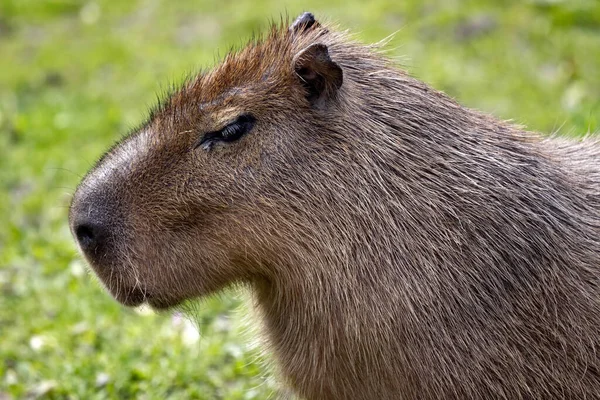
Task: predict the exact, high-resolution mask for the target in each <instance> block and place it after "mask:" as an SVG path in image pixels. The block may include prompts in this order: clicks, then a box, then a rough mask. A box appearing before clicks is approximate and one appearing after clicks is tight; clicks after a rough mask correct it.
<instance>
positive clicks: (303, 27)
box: [290, 12, 320, 34]
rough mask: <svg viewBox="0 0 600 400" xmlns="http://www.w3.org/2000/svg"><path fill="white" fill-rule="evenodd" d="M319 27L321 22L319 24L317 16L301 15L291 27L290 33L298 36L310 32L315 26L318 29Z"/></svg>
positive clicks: (307, 13)
mask: <svg viewBox="0 0 600 400" xmlns="http://www.w3.org/2000/svg"><path fill="white" fill-rule="evenodd" d="M319 25H320V24H319V22H317V20H316V19H315V16H314V15H313V14H312V13H309V12H305V13H302V14H300V15H299V16H298V18H296V20H295V21H294V23H293V24H292V26H291V27H290V31H291V32H292V33H295V34H298V33H302V32H304V31H307V30H309V29H310V28H312V27H313V26H315V27H318V26H319Z"/></svg>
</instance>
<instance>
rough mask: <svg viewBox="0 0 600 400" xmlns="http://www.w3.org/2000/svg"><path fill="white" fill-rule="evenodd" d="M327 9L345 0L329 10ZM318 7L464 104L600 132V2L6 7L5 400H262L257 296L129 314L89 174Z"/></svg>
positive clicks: (7, 3) (0, 349)
mask: <svg viewBox="0 0 600 400" xmlns="http://www.w3.org/2000/svg"><path fill="white" fill-rule="evenodd" d="M325 3H327V4H325ZM305 10H310V11H313V12H314V13H315V14H316V15H317V18H320V19H327V20H330V21H334V22H336V23H339V24H340V26H342V27H343V28H347V29H350V30H351V31H352V32H354V33H355V34H356V37H357V39H359V40H361V41H363V42H374V41H378V40H381V39H383V38H384V37H386V36H388V35H390V34H392V33H394V32H397V33H396V35H395V37H394V38H393V39H392V41H391V43H390V45H389V46H388V48H389V51H388V54H389V56H390V57H392V58H394V59H396V60H397V62H398V64H399V65H401V66H402V67H403V68H405V69H407V70H409V71H410V72H411V73H412V74H413V75H415V76H417V77H418V78H420V79H422V80H424V81H426V82H428V83H430V84H431V85H432V86H434V87H435V88H437V89H441V90H443V91H445V92H446V93H448V94H450V95H451V96H453V97H456V98H457V99H458V100H459V101H460V102H462V103H464V104H466V105H468V106H471V107H475V108H478V109H481V110H484V111H486V112H490V113H493V114H495V115H497V116H498V117H501V118H503V119H513V120H514V121H515V122H518V123H521V124H525V125H527V126H528V127H529V128H530V129H533V130H538V131H542V132H546V133H551V132H556V131H559V132H560V133H561V134H568V135H581V134H585V133H587V132H595V131H598V130H599V129H600V2H599V1H598V0H587V1H586V0H571V1H566V0H565V1H561V0H546V1H542V0H537V1H533V0H529V1H526V0H515V1H510V0H503V1H499V0H487V1H460V0H438V1H433V0H428V1H422V0H402V1H371V2H366V1H345V2H338V3H336V2H324V1H313V0H308V1H305V2H300V1H295V2H292V1H275V0H256V1H241V0H236V1H231V0H221V1H219V2H215V3H213V2H208V1H168V0H134V1H116V0H115V1H110V0H98V1H79V0H55V1H41V0H40V1H35V0H0V293H1V297H0V302H1V303H0V399H2V400H4V399H10V398H36V397H42V398H81V399H94V398H98V399H99V398H144V399H163V398H173V399H175V398H201V399H218V398H225V399H254V398H256V399H262V398H267V397H268V396H271V395H272V394H273V390H274V388H275V387H276V382H275V381H274V379H273V378H271V377H269V374H268V368H267V367H266V365H265V362H264V359H263V358H262V357H261V356H260V353H259V352H258V351H257V349H256V346H255V340H254V335H253V334H252V333H251V331H250V332H248V328H247V327H248V326H249V325H251V324H249V323H248V321H244V320H243V317H244V316H245V315H247V310H246V309H245V308H244V306H243V305H242V298H243V297H244V295H243V293H241V292H239V291H234V290H232V291H231V292H229V293H226V294H224V295H221V296H218V297H215V298H212V299H208V300H206V301H204V302H202V303H200V304H199V305H198V307H197V310H196V312H195V314H196V316H195V319H196V320H197V322H198V324H199V327H200V330H199V333H198V331H196V330H195V328H194V327H193V325H192V324H191V323H189V322H187V321H186V320H185V319H183V318H182V317H181V316H179V315H171V314H163V315H156V314H154V313H152V312H151V311H149V310H147V309H140V310H128V309H124V308H123V307H121V306H119V305H118V304H117V303H116V302H115V301H113V300H112V299H111V297H110V296H109V295H108V294H107V293H105V292H103V290H102V288H101V285H100V284H99V283H98V282H97V281H96V280H95V278H93V277H92V276H91V275H90V273H89V272H87V269H86V267H85V265H84V263H83V261H82V260H81V258H80V257H79V256H78V255H77V253H76V249H75V246H74V244H73V241H72V239H71V236H70V233H69V229H68V226H67V207H68V204H69V200H70V196H71V194H72V193H73V191H74V189H75V187H76V185H77V183H78V181H79V180H80V178H81V176H82V174H84V173H85V172H86V170H87V169H88V168H89V167H90V166H91V165H92V164H93V162H94V160H95V159H97V158H98V157H99V156H100V155H101V153H102V151H103V150H104V149H106V148H107V147H108V146H109V145H110V144H111V143H112V142H113V141H114V140H116V139H118V138H119V137H120V136H121V135H123V134H125V133H127V132H128V131H129V130H130V129H131V128H132V127H134V126H136V125H138V124H139V123H140V122H142V120H143V119H144V118H145V116H146V114H147V110H148V107H149V106H150V105H152V103H153V102H154V101H155V99H156V97H155V94H156V93H160V92H162V91H164V90H165V89H166V88H168V87H169V86H170V85H171V84H173V83H175V84H176V83H177V82H180V81H181V80H182V77H183V76H184V75H186V74H187V73H189V72H190V71H195V70H198V69H199V68H200V67H201V66H205V67H206V66H211V65H213V64H214V63H215V61H217V60H218V59H219V58H220V57H221V56H222V55H223V54H224V53H226V52H227V50H228V49H229V48H230V47H231V46H238V47H239V46H240V45H242V44H243V43H244V41H245V40H247V39H248V38H249V37H250V36H251V34H252V33H253V32H257V31H260V30H261V29H264V28H265V27H267V26H268V24H269V21H270V20H271V19H275V20H279V18H280V15H286V14H287V15H289V16H290V17H293V16H296V15H297V14H299V13H300V12H301V11H305Z"/></svg>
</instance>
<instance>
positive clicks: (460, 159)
mask: <svg viewBox="0 0 600 400" xmlns="http://www.w3.org/2000/svg"><path fill="white" fill-rule="evenodd" d="M288 25H289V24H281V25H279V24H275V25H274V26H273V27H272V28H271V30H270V32H269V33H267V34H266V35H265V37H264V38H263V39H260V40H255V41H252V42H251V43H250V44H248V46H247V47H245V48H244V49H242V50H240V51H236V52H232V53H231V54H228V55H227V56H226V57H225V59H224V60H223V62H222V63H221V64H220V65H218V66H217V67H216V68H214V69H213V70H212V71H211V72H208V73H202V74H200V75H198V76H196V77H195V78H193V79H189V80H187V81H186V82H185V83H184V84H183V85H182V87H181V88H180V89H179V90H178V91H176V92H174V93H173V94H172V95H170V97H169V98H168V100H166V101H165V102H164V103H163V104H161V105H160V106H159V107H157V108H156V109H155V111H154V112H153V113H152V114H151V116H150V118H149V120H148V121H147V122H146V123H145V124H144V125H143V126H142V127H141V128H140V129H139V130H137V131H136V132H134V133H132V134H131V135H129V136H128V137H126V138H125V139H124V140H122V141H121V142H120V143H118V144H116V145H115V146H113V147H112V148H111V149H110V150H109V151H108V152H107V153H106V154H105V155H104V156H103V157H102V158H101V159H100V161H98V163H97V164H96V166H95V167H94V168H93V169H92V170H91V171H90V172H89V173H88V175H87V176H86V177H85V179H84V180H83V182H82V183H81V184H80V186H79V188H78V189H77V191H76V193H75V195H74V198H73V202H72V205H71V209H70V224H71V228H72V232H73V234H74V236H75V237H76V239H77V241H78V243H79V246H80V248H81V250H82V252H83V253H84V254H85V257H86V259H87V260H88V261H89V263H90V265H91V267H92V268H93V270H94V271H95V273H96V274H97V275H98V276H99V277H100V279H101V280H102V282H103V283H104V284H105V285H106V287H107V289H108V290H109V291H110V292H111V293H112V294H113V296H114V297H115V298H116V299H117V300H118V301H120V302H121V303H123V304H125V305H128V306H136V305H139V304H141V303H144V302H147V303H149V304H150V305H151V306H152V307H154V308H156V309H166V308H169V307H173V306H176V305H178V304H180V303H181V302H182V301H184V300H186V299H192V298H197V297H200V296H204V295H207V294H209V293H213V292H215V291H218V290H220V289H222V288H224V287H227V286H228V285H232V284H236V283H240V284H243V285H246V286H247V287H249V288H250V291H251V292H252V295H253V296H254V298H255V302H256V307H257V309H258V310H259V315H260V316H261V318H262V319H263V321H262V326H263V329H264V333H265V337H266V338H267V341H268V344H269V348H270V351H272V353H273V356H274V359H275V361H276V365H277V367H278V370H279V373H280V374H281V377H282V381H283V382H285V384H286V385H288V386H289V388H291V389H292V390H293V392H294V393H295V394H296V395H297V396H298V397H300V398H306V399H559V398H560V399H600V235H599V234H600V142H599V141H598V140H597V139H594V138H593V137H590V135H588V137H586V138H585V139H580V140H567V139H564V138H558V137H551V138H547V137H542V136H541V135H539V134H536V133H531V132H527V131H524V130H522V129H521V128H520V127H516V126H513V125H511V124H509V123H506V122H502V121H499V120H497V119H495V118H493V117H491V116H488V115H484V114H482V113H480V112H477V111H473V110H470V109H468V108H465V107H462V106H460V105H459V104H457V103H456V102H455V101H454V100H452V99H451V98H449V97H448V96H446V95H445V94H443V93H440V92H438V91H435V90H433V89H432V88H430V87H428V86H427V85H426V84H424V83H422V82H420V81H418V80H416V79H414V78H412V77H410V76H409V75H407V74H406V73H405V72H403V71H401V70H399V69H397V68H396V67H395V66H394V65H392V63H391V62H389V61H388V60H386V59H385V58H384V57H383V56H382V55H380V54H379V53H378V52H377V51H376V49H375V48H374V47H372V46H364V45H361V44H358V43H355V42H354V41H352V40H350V39H349V38H348V37H347V35H345V34H343V33H339V32H336V31H335V30H334V29H332V28H331V27H327V26H325V25H324V24H320V23H319V22H318V21H316V20H315V19H314V17H313V16H312V14H310V13H305V14H303V15H301V16H300V17H298V19H296V21H295V22H293V23H292V24H291V26H289V27H288ZM540 107H543V105H541V104H540ZM190 384H192V383H190Z"/></svg>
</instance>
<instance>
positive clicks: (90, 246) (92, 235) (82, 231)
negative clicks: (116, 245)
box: [73, 219, 108, 257]
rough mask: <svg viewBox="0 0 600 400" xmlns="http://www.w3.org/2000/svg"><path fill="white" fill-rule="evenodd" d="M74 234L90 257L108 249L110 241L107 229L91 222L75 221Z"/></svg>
mask: <svg viewBox="0 0 600 400" xmlns="http://www.w3.org/2000/svg"><path fill="white" fill-rule="evenodd" d="M73 233H75V238H76V239H77V242H79V246H80V247H81V250H82V251H83V252H84V253H85V254H86V255H87V256H89V257H93V256H94V255H96V254H98V253H99V252H100V250H101V249H102V248H105V247H106V242H107V241H108V229H107V227H106V226H103V225H102V224H100V223H97V222H92V221H90V220H85V219H83V220H75V221H74V223H73Z"/></svg>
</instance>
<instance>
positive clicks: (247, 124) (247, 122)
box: [194, 114, 256, 150]
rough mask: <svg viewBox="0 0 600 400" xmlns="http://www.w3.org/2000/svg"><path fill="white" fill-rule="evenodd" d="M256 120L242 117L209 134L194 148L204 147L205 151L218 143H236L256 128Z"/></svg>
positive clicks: (248, 115) (247, 116)
mask: <svg viewBox="0 0 600 400" xmlns="http://www.w3.org/2000/svg"><path fill="white" fill-rule="evenodd" d="M255 121H256V118H254V117H253V116H252V115H250V114H243V115H240V116H239V117H238V118H237V119H236V120H235V121H234V122H232V123H230V124H229V125H226V126H225V127H223V128H221V129H219V130H218V131H212V132H207V133H205V134H204V136H202V138H201V139H200V140H199V141H198V142H196V144H195V145H194V148H198V147H202V148H203V149H204V150H210V149H211V148H212V146H213V145H214V144H215V143H217V142H234V141H236V140H238V139H239V138H241V137H242V136H244V135H245V134H246V133H248V132H250V131H251V130H252V128H253V127H254V122H255Z"/></svg>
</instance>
